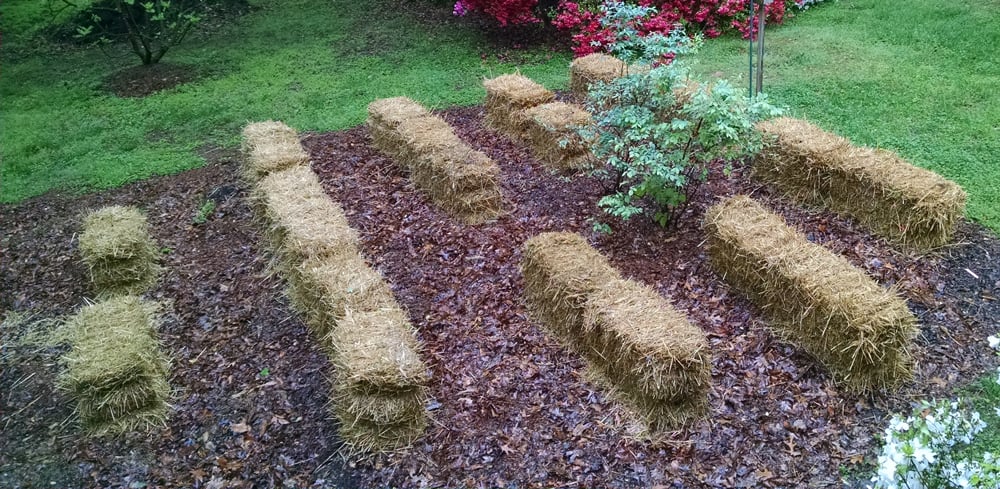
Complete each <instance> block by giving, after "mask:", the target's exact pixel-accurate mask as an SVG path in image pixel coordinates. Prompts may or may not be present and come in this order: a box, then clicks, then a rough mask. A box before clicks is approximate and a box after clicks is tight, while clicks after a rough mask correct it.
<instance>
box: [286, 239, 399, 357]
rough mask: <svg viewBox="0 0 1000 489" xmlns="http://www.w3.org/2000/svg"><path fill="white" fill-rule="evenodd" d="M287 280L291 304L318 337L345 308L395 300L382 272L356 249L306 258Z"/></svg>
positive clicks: (378, 306) (360, 308)
mask: <svg viewBox="0 0 1000 489" xmlns="http://www.w3.org/2000/svg"><path fill="white" fill-rule="evenodd" d="M287 280H288V282H289V296H290V298H291V300H292V303H293V305H294V306H295V308H296V309H298V310H299V311H300V312H302V313H303V315H304V316H305V318H306V323H307V324H308V325H309V326H310V327H311V328H312V329H313V332H314V333H315V334H316V335H317V337H319V338H323V337H324V336H326V335H327V334H328V333H329V332H330V331H331V330H332V329H333V328H334V327H335V325H336V324H337V322H338V321H339V320H340V319H341V318H343V317H344V315H345V314H346V313H347V311H348V310H354V311H375V310H379V309H383V308H386V307H392V305H394V304H395V300H394V299H393V295H392V289H390V288H389V285H388V284H387V283H386V282H385V280H384V279H383V278H382V275H381V274H379V273H378V272H377V271H375V270H373V269H372V268H370V267H369V266H368V264H367V263H365V260H364V258H362V257H361V255H359V254H357V253H345V254H339V255H331V256H324V257H316V258H310V259H307V260H305V261H304V262H302V264H300V265H299V266H298V267H297V270H296V271H295V273H294V274H291V275H289V276H288V277H287Z"/></svg>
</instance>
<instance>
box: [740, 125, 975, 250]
mask: <svg viewBox="0 0 1000 489" xmlns="http://www.w3.org/2000/svg"><path fill="white" fill-rule="evenodd" d="M758 128H759V129H760V130H761V131H762V132H763V133H764V134H765V136H767V138H766V140H767V141H769V144H767V145H766V146H765V148H764V151H762V152H761V154H760V156H759V157H758V158H757V161H756V163H755V164H754V174H755V176H757V177H758V178H760V179H761V180H764V181H766V182H769V183H772V184H774V185H775V186H776V187H778V188H779V189H780V190H781V191H782V192H784V193H786V194H787V195H789V196H791V197H792V198H794V199H796V200H799V201H801V202H804V203H807V204H810V205H816V206H824V207H828V208H830V209H831V210H833V211H834V212H837V213H841V214H846V215H849V216H851V217H854V218H855V219H857V220H858V221H859V222H861V223H862V224H863V225H864V226H866V227H868V228H869V229H871V230H872V231H874V232H876V233H878V234H880V235H883V236H885V237H887V238H890V239H892V240H894V241H897V242H899V243H901V244H903V245H905V246H910V247H913V248H916V249H930V248H934V247H938V246H942V245H944V244H947V243H948V241H949V240H950V239H951V235H952V233H953V232H954V230H955V226H956V225H957V224H958V223H959V222H960V221H961V220H962V216H963V215H964V213H965V201H966V194H965V191H963V190H962V188H961V187H959V186H958V185H956V184H955V183H953V182H951V181H949V180H946V179H945V178H943V177H941V176H940V175H938V174H936V173H934V172H931V171H929V170H925V169H922V168H918V167H915V166H913V165H911V164H909V163H907V162H906V161H904V160H902V159H901V158H899V157H898V156H897V155H896V154H894V153H892V152H889V151H884V150H874V149H870V148H858V147H855V146H853V145H852V144H851V143H850V141H848V140H846V139H844V138H842V137H840V136H837V135H835V134H831V133H828V132H826V131H823V130H822V129H820V128H818V127H816V126H815V125H813V124H811V123H809V122H807V121H804V120H799V119H792V118H787V117H783V118H779V119H773V120H770V121H764V122H761V123H759V124H758Z"/></svg>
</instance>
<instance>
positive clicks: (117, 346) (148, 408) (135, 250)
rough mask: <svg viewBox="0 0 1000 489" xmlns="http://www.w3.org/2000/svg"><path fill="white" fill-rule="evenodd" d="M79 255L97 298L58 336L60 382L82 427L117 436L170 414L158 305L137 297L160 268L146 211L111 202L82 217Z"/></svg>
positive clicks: (156, 248)
mask: <svg viewBox="0 0 1000 489" xmlns="http://www.w3.org/2000/svg"><path fill="white" fill-rule="evenodd" d="M79 244H80V256H81V259H82V261H83V263H84V265H85V266H86V267H87V269H88V271H89V273H90V279H91V283H92V285H93V287H94V292H95V295H96V296H97V297H98V298H99V299H100V301H99V302H97V303H94V304H91V305H88V306H86V307H84V308H82V309H81V310H80V311H78V312H77V313H76V314H75V315H74V316H72V317H71V318H70V319H69V320H68V321H67V322H66V324H65V327H64V329H63V331H64V334H63V335H62V336H61V337H62V338H63V339H66V340H67V341H68V343H69V345H70V350H69V351H68V352H67V353H66V354H65V355H63V357H62V361H63V362H64V363H65V367H66V368H65V369H64V370H63V371H62V372H61V373H60V376H59V382H58V384H59V387H60V388H61V389H62V390H64V391H65V392H67V393H68V394H69V395H70V396H71V397H73V398H74V400H75V401H76V412H77V414H78V415H79V416H80V420H81V421H82V423H83V426H84V428H86V429H87V430H88V431H90V432H92V433H106V432H111V433H120V432H125V431H131V430H135V429H140V428H146V427H148V426H152V425H158V424H162V422H163V421H164V420H165V419H166V417H167V410H168V406H167V399H168V398H169V395H170V386H169V385H168V384H167V374H168V368H169V360H168V358H167V357H166V355H165V354H164V353H163V351H162V350H161V348H160V345H159V340H158V338H157V325H158V323H159V315H158V311H157V309H158V306H157V305H155V304H153V303H149V302H145V301H143V300H141V299H140V298H139V297H138V296H139V294H142V293H144V292H146V291H148V290H149V289H150V288H151V287H152V286H153V284H155V282H156V279H157V277H158V276H159V274H160V272H161V268H160V266H159V265H158V263H157V262H158V258H159V248H158V247H157V246H156V242H155V241H154V240H153V238H152V236H151V235H150V230H149V222H148V220H147V219H146V215H145V213H143V212H142V211H141V210H139V209H137V208H135V207H126V206H108V207H103V208H101V209H98V210H95V211H92V212H90V213H88V214H87V215H86V216H84V219H83V231H82V232H81V233H80V243H79Z"/></svg>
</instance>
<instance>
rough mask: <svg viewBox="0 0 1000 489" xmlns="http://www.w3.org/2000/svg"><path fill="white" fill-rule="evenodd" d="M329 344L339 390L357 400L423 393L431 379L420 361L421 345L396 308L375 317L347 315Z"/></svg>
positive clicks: (351, 312)
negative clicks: (415, 392) (347, 392)
mask: <svg viewBox="0 0 1000 489" xmlns="http://www.w3.org/2000/svg"><path fill="white" fill-rule="evenodd" d="M328 342H329V344H330V346H331V348H332V349H333V351H334V355H333V362H334V366H335V368H336V371H337V374H336V375H337V381H336V382H337V383H338V385H340V386H341V387H340V388H341V389H343V390H346V391H350V392H352V393H355V394H379V393H383V394H391V393H404V392H413V391H415V390H418V391H419V390H423V389H425V388H426V387H425V386H426V384H427V381H428V380H429V378H430V374H429V372H428V370H427V367H426V366H425V365H424V363H423V361H421V360H420V341H419V340H418V339H417V334H416V330H415V329H414V328H413V326H412V325H411V324H410V321H409V319H408V318H407V316H406V313H405V312H403V310H402V309H400V308H399V306H398V305H395V304H393V305H391V306H388V307H385V308H382V309H378V310H373V311H354V310H350V309H348V310H347V311H346V313H345V314H344V316H343V317H342V318H340V319H339V320H338V321H337V327H336V328H334V329H333V330H332V331H330V333H329V335H328Z"/></svg>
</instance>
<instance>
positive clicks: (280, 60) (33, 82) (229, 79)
mask: <svg viewBox="0 0 1000 489" xmlns="http://www.w3.org/2000/svg"><path fill="white" fill-rule="evenodd" d="M418 1H421V0H418ZM423 1H426V0H423ZM252 3H253V4H254V5H255V6H256V7H258V9H256V10H254V11H253V12H251V13H249V14H247V15H245V16H243V17H241V18H239V19H237V20H236V21H235V22H234V23H232V24H230V25H225V26H224V27H222V28H221V29H218V30H216V31H210V32H208V31H202V32H199V33H198V34H197V35H196V36H194V37H192V38H190V39H189V40H187V41H185V43H184V44H182V45H181V46H179V47H177V48H175V50H173V51H171V52H170V53H168V54H167V56H166V58H164V61H165V62H169V63H180V64H188V65H193V66H196V67H197V69H199V70H201V71H203V72H206V73H207V76H206V77H204V78H202V79H201V80H199V81H196V82H193V83H189V84H186V85H183V86H180V87H178V88H176V89H172V90H168V91H164V92H160V93H157V94H155V95H152V96H149V97H146V98H142V99H120V98H117V97H115V96H113V95H110V94H109V93H106V92H105V91H103V90H102V89H101V85H102V80H103V79H104V78H105V77H106V76H108V75H109V74H111V73H114V72H115V71H117V70H120V69H122V68H124V67H126V66H129V65H134V64H138V58H135V57H131V56H126V55H125V53H116V54H121V55H122V56H123V57H119V58H117V59H109V58H108V57H107V56H105V55H104V54H102V53H101V52H100V51H99V50H97V49H78V48H68V47H65V46H54V45H50V44H49V45H47V44H45V43H38V41H35V40H33V39H35V38H34V37H33V36H32V34H33V33H34V32H35V31H36V30H37V29H38V28H39V27H40V26H42V25H44V22H43V20H44V19H45V11H44V9H42V8H41V5H42V4H44V2H42V1H41V0H10V1H7V2H2V3H0V30H2V31H3V33H4V39H3V40H4V45H3V51H2V52H0V55H2V56H3V59H4V66H3V76H2V77H0V104H2V113H0V127H3V131H2V133H0V148H2V168H0V202H16V201H18V200H21V199H24V198H27V197H31V196H34V195H39V194H41V193H44V192H46V191H48V190H50V189H53V188H83V189H100V188H108V187H114V186H118V185H121V184H123V183H126V182H129V181H133V180H137V179H142V178H146V177H149V176H151V175H156V174H165V173H172V172H176V171H180V170H184V169H188V168H193V167H197V166H199V165H201V164H203V163H204V160H203V159H202V158H201V157H199V156H198V154H197V151H196V149H197V148H198V147H200V146H203V145H205V144H214V145H220V146H233V145H236V144H237V142H238V139H239V133H240V129H241V128H242V127H243V126H244V125H245V124H246V123H247V122H248V121H254V120H265V119H280V120H283V121H284V122H286V123H288V124H289V125H291V126H292V127H295V128H296V129H298V130H300V131H329V130H336V129H343V128H347V127H351V126H355V125H358V124H361V123H362V122H363V121H364V117H365V107H366V106H367V105H368V103H369V102H371V101H372V100H374V99H376V98H381V97H389V96H396V95H408V96H410V97H413V98H415V99H416V100H418V101H420V102H422V103H424V104H427V105H429V106H431V107H446V106H450V105H456V104H465V105H469V104H475V103H479V102H480V101H481V100H482V98H483V96H484V95H485V92H484V91H483V90H482V88H481V80H482V78H483V77H488V76H494V75H498V74H501V73H505V72H509V71H513V70H514V69H516V68H519V69H520V70H521V72H522V73H524V74H525V75H527V76H530V77H532V78H534V79H536V80H537V81H539V82H540V83H543V84H545V85H546V86H549V87H552V88H562V87H564V86H565V85H566V83H567V66H568V63H569V61H570V56H569V54H568V53H559V52H553V51H552V50H549V49H545V48H539V49H535V50H528V51H518V52H514V53H513V58H516V61H517V62H518V65H514V64H512V63H500V62H497V61H496V57H495V56H487V57H486V58H485V59H483V58H482V57H481V53H483V52H487V51H491V49H490V43H489V41H488V40H486V39H485V38H484V37H483V35H482V34H481V33H480V32H479V31H478V30H477V28H476V27H474V26H472V25H469V24H468V22H464V21H463V20H462V19H458V18H454V17H452V16H451V10H450V8H449V7H448V6H447V5H444V4H438V5H431V6H430V9H432V10H433V9H437V10H440V11H441V14H442V15H441V16H439V17H437V18H433V19H429V20H424V21H421V20H417V19H415V15H413V14H412V13H411V12H406V11H405V10H406V7H403V8H400V7H399V6H398V5H397V4H393V3H390V2H386V1H384V0H374V1H372V2H352V1H346V0H334V1H318V0H273V1H271V0H269V1H254V2H252ZM418 8H422V9H423V10H428V8H427V7H426V6H421V7H418Z"/></svg>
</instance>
